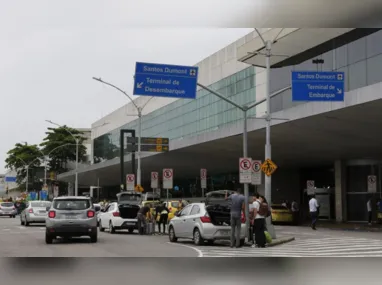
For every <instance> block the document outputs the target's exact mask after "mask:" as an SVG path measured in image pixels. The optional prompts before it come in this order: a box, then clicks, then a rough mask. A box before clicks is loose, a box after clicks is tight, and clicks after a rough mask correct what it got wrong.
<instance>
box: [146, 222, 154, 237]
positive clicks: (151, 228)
mask: <svg viewBox="0 0 382 285" xmlns="http://www.w3.org/2000/svg"><path fill="white" fill-rule="evenodd" d="M145 234H146V235H152V234H154V223H147V224H146V229H145Z"/></svg>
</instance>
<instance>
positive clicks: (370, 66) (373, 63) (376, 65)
mask: <svg viewBox="0 0 382 285" xmlns="http://www.w3.org/2000/svg"><path fill="white" fill-rule="evenodd" d="M366 74H367V84H368V85H371V84H375V83H378V82H382V54H380V55H377V56H374V57H371V58H368V59H367V73H366Z"/></svg>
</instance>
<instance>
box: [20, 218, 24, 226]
mask: <svg viewBox="0 0 382 285" xmlns="http://www.w3.org/2000/svg"><path fill="white" fill-rule="evenodd" d="M20 225H22V226H23V225H24V222H23V219H22V218H21V217H20Z"/></svg>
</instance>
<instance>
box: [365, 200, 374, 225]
mask: <svg viewBox="0 0 382 285" xmlns="http://www.w3.org/2000/svg"><path fill="white" fill-rule="evenodd" d="M366 206H367V214H368V222H369V226H371V221H372V218H373V208H372V207H371V197H370V198H369V200H368V201H367V204H366Z"/></svg>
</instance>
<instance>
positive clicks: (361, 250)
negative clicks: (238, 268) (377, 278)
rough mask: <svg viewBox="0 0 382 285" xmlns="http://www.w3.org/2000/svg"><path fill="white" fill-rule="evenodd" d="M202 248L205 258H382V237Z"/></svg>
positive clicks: (331, 238)
mask: <svg viewBox="0 0 382 285" xmlns="http://www.w3.org/2000/svg"><path fill="white" fill-rule="evenodd" d="M199 249H200V250H201V252H202V253H203V257H253V256H259V257H260V256H277V257H334V256H339V257H361V256H364V257H381V256H382V240H376V239H367V238H353V237H322V238H320V239H318V238H316V239H309V238H306V239H302V238H297V239H296V240H295V241H293V242H290V243H287V244H284V245H279V246H277V247H269V248H265V249H259V248H242V249H231V248H227V247H218V246H216V247H200V248H199Z"/></svg>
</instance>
